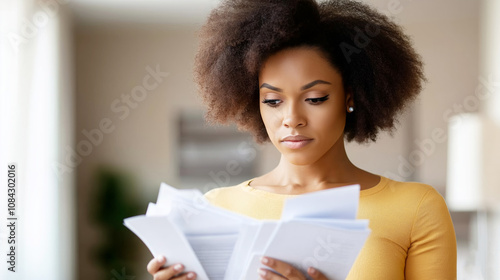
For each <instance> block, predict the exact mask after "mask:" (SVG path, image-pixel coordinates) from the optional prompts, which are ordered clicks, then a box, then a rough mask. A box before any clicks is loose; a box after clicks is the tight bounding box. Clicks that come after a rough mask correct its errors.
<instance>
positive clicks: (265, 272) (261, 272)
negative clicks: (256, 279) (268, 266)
mask: <svg viewBox="0 0 500 280" xmlns="http://www.w3.org/2000/svg"><path fill="white" fill-rule="evenodd" d="M257 271H258V272H259V275H260V276H262V277H264V276H266V274H267V270H265V269H262V268H259V270H257Z"/></svg>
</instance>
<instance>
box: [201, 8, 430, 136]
mask: <svg viewBox="0 0 500 280" xmlns="http://www.w3.org/2000/svg"><path fill="white" fill-rule="evenodd" d="M199 37H200V43H199V49H198V52H197V54H196V57H195V64H194V73H195V81H196V83H197V85H198V91H199V94H200V95H201V96H202V98H203V100H204V102H205V104H206V105H207V107H208V110H207V113H206V118H207V120H208V121H209V122H211V123H221V124H227V123H229V122H231V121H234V122H235V123H236V124H237V126H238V128H239V129H240V130H245V131H249V132H251V133H252V134H253V135H254V138H255V140H256V141H257V142H258V143H263V142H266V141H268V140H269V137H268V135H267V132H266V129H265V126H264V123H263V121H262V119H261V116H260V111H259V87H258V74H259V70H260V68H261V65H262V64H263V62H264V61H265V60H266V58H268V57H269V56H270V55H272V54H274V53H276V52H278V51H280V50H283V49H286V48H291V47H299V46H311V47H319V48H320V49H321V50H322V51H323V53H324V54H325V55H326V58H327V59H328V60H329V62H330V63H331V65H332V66H333V67H334V68H336V69H338V70H339V72H340V73H341V76H342V80H343V85H344V88H345V89H348V90H349V91H350V92H351V93H352V95H353V100H354V106H355V107H356V110H355V111H354V112H352V113H349V114H347V117H346V125H345V128H344V137H345V139H346V140H347V141H348V142H351V141H352V140H355V141H356V142H358V143H366V142H369V140H371V141H374V142H375V141H376V139H377V134H378V132H379V131H380V130H386V131H389V132H391V134H392V132H393V129H394V127H395V123H396V122H397V119H396V118H397V116H398V114H400V113H401V112H402V111H403V109H404V108H405V107H406V106H407V105H408V104H409V103H410V101H412V100H413V99H415V97H416V96H417V95H418V93H419V92H420V91H421V88H422V82H423V81H425V77H424V74H423V71H422V68H423V66H422V61H421V59H420V56H419V55H418V54H417V53H416V52H415V50H414V49H413V47H412V44H411V42H410V39H409V37H408V36H407V35H405V34H404V33H403V30H402V29H401V27H399V26H398V25H396V24H395V23H394V22H392V21H391V20H390V19H389V18H388V17H386V16H385V15H382V14H380V13H379V12H377V11H375V10H374V9H372V8H371V7H369V6H367V5H365V4H363V3H360V2H357V1H350V0H330V1H324V2H320V3H317V2H316V1H314V0H226V1H222V3H221V4H220V5H219V6H218V7H217V8H216V9H214V10H213V11H212V12H211V14H210V15H209V17H208V20H207V22H206V23H205V24H204V25H203V27H202V28H201V30H200V34H199Z"/></svg>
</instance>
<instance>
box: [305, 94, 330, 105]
mask: <svg viewBox="0 0 500 280" xmlns="http://www.w3.org/2000/svg"><path fill="white" fill-rule="evenodd" d="M328 96H330V95H325V96H323V97H318V98H307V99H306V101H308V102H309V103H310V104H313V105H319V104H321V103H323V101H326V100H328Z"/></svg>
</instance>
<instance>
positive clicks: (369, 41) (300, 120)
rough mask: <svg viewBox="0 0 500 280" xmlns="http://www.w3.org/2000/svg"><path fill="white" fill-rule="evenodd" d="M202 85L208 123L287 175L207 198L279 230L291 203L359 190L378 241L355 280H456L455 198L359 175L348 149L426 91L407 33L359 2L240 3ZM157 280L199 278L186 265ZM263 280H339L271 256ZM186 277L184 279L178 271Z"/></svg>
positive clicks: (213, 36)
mask: <svg viewBox="0 0 500 280" xmlns="http://www.w3.org/2000/svg"><path fill="white" fill-rule="evenodd" d="M195 70H196V80H197V82H198V84H199V85H200V92H201V94H202V96H203V98H204V100H205V102H206V103H207V104H208V109H209V110H208V115H207V116H208V119H209V120H212V121H214V122H219V123H226V122H228V121H230V120H234V121H235V122H236V123H237V124H238V126H239V127H240V128H241V129H244V130H248V131H250V132H252V133H253V134H254V136H255V139H256V141H257V142H259V143H262V142H265V141H268V140H270V141H271V142H272V143H273V144H274V146H275V147H276V148H277V149H278V150H279V151H280V153H281V159H280V162H279V164H278V166H276V168H275V169H273V170H272V171H270V172H269V173H267V174H264V175H262V176H260V177H257V178H253V179H251V180H248V181H245V182H243V183H241V184H239V185H237V186H232V187H225V188H218V189H214V190H211V191H209V192H208V193H207V194H206V195H205V196H206V197H207V199H208V200H209V201H210V202H211V203H212V204H214V205H217V206H220V207H223V208H226V209H229V210H231V211H235V212H239V213H242V214H245V215H248V216H251V217H254V218H258V219H279V218H280V215H281V209H282V206H283V203H284V201H285V199H286V198H288V197H291V196H294V195H300V194H303V193H308V192H313V191H318V190H324V189H329V188H335V187H339V186H344V185H350V184H355V183H356V184H359V185H360V186H361V194H360V201H359V210H358V218H360V219H369V220H370V228H371V230H372V232H371V235H370V236H369V238H368V239H367V241H366V243H365V245H364V247H363V249H362V250H361V252H360V254H359V256H358V258H357V259H356V262H355V263H354V265H353V267H352V269H351V271H350V273H349V276H348V278H347V279H455V278H456V240H455V233H454V229H453V224H452V222H451V219H450V215H449V212H448V209H447V207H446V204H445V202H444V200H443V198H442V197H441V196H440V195H439V193H438V192H437V191H435V190H434V188H432V187H431V186H429V185H426V184H421V183H415V182H411V183H408V182H398V181H394V180H391V179H389V178H386V177H384V176H380V175H376V174H372V173H370V172H367V171H365V170H362V169H360V168H358V167H356V166H355V165H354V164H353V163H351V162H350V160H349V158H348V157H347V154H346V151H345V147H344V139H345V140H347V141H352V140H355V141H357V142H358V143H364V142H369V141H376V137H377V135H378V133H379V131H380V130H389V131H392V130H393V128H394V124H395V122H396V121H397V118H396V117H397V116H398V115H399V113H401V111H402V109H403V108H405V106H407V105H408V104H409V103H410V101H412V100H413V99H414V98H415V97H416V95H417V94H418V93H419V92H420V90H421V82H422V81H423V80H424V75H423V73H422V63H421V60H420V58H419V56H418V55H417V54H416V53H415V51H414V49H413V48H412V46H411V43H410V41H409V39H408V37H407V36H406V35H404V34H403V32H402V30H401V28H400V27H398V26H397V25H395V24H394V23H393V22H391V21H390V20H389V19H388V18H387V17H385V16H383V15H381V14H379V13H378V12H376V11H374V10H372V9H371V8H369V7H367V6H366V5H364V4H361V3H358V2H353V1H348V0H339V1H328V2H322V3H320V4H317V3H316V2H315V1H314V0H294V1H283V0H281V1H279V0H274V1H272V0H268V1H265V0H259V1H248V0H232V1H223V2H222V4H221V5H220V6H219V7H218V8H217V9H215V10H214V11H213V12H212V13H211V15H210V17H209V19H208V22H207V23H206V24H205V26H204V27H203V29H202V31H201V44H200V48H199V52H198V54H197V57H196V64H195ZM165 261H166V260H165V258H162V259H159V260H157V259H153V260H152V261H151V262H150V263H149V265H148V271H149V272H150V273H151V274H152V275H154V276H155V279H194V278H195V277H196V276H195V274H194V273H193V272H189V273H185V272H183V266H182V264H178V265H173V266H170V267H168V268H163V269H160V267H161V266H162V265H163V264H164V263H165ZM262 263H263V264H265V265H266V266H268V267H270V268H272V269H274V270H275V271H276V272H278V273H279V274H277V273H275V272H273V271H272V270H269V269H264V268H263V269H261V270H260V271H259V272H258V273H259V275H257V272H256V278H257V277H261V278H262V279H306V278H307V277H308V278H312V279H327V278H326V277H325V276H324V275H323V274H322V273H321V271H318V270H316V269H314V268H313V267H311V268H309V269H308V271H307V275H305V274H304V273H303V272H301V271H299V270H298V269H296V268H294V267H292V266H291V265H289V264H287V263H286V262H284V261H282V260H277V259H272V258H269V257H264V258H263V259H262ZM176 269H177V270H176Z"/></svg>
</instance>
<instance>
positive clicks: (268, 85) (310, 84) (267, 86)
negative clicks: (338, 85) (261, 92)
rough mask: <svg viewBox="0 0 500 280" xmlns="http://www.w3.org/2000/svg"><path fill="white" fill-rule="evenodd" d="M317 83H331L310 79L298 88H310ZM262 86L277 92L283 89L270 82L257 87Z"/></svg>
mask: <svg viewBox="0 0 500 280" xmlns="http://www.w3.org/2000/svg"><path fill="white" fill-rule="evenodd" d="M317 84H327V85H331V83H330V82H327V81H323V80H316V81H312V82H310V83H308V84H306V85H303V86H302V87H301V88H300V90H306V89H309V88H312V87H313V86H315V85H317ZM264 87H265V88H268V89H270V90H274V91H277V92H283V90H282V89H280V88H277V87H274V86H272V85H270V84H268V83H263V84H262V85H261V86H260V88H259V89H261V88H264Z"/></svg>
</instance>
